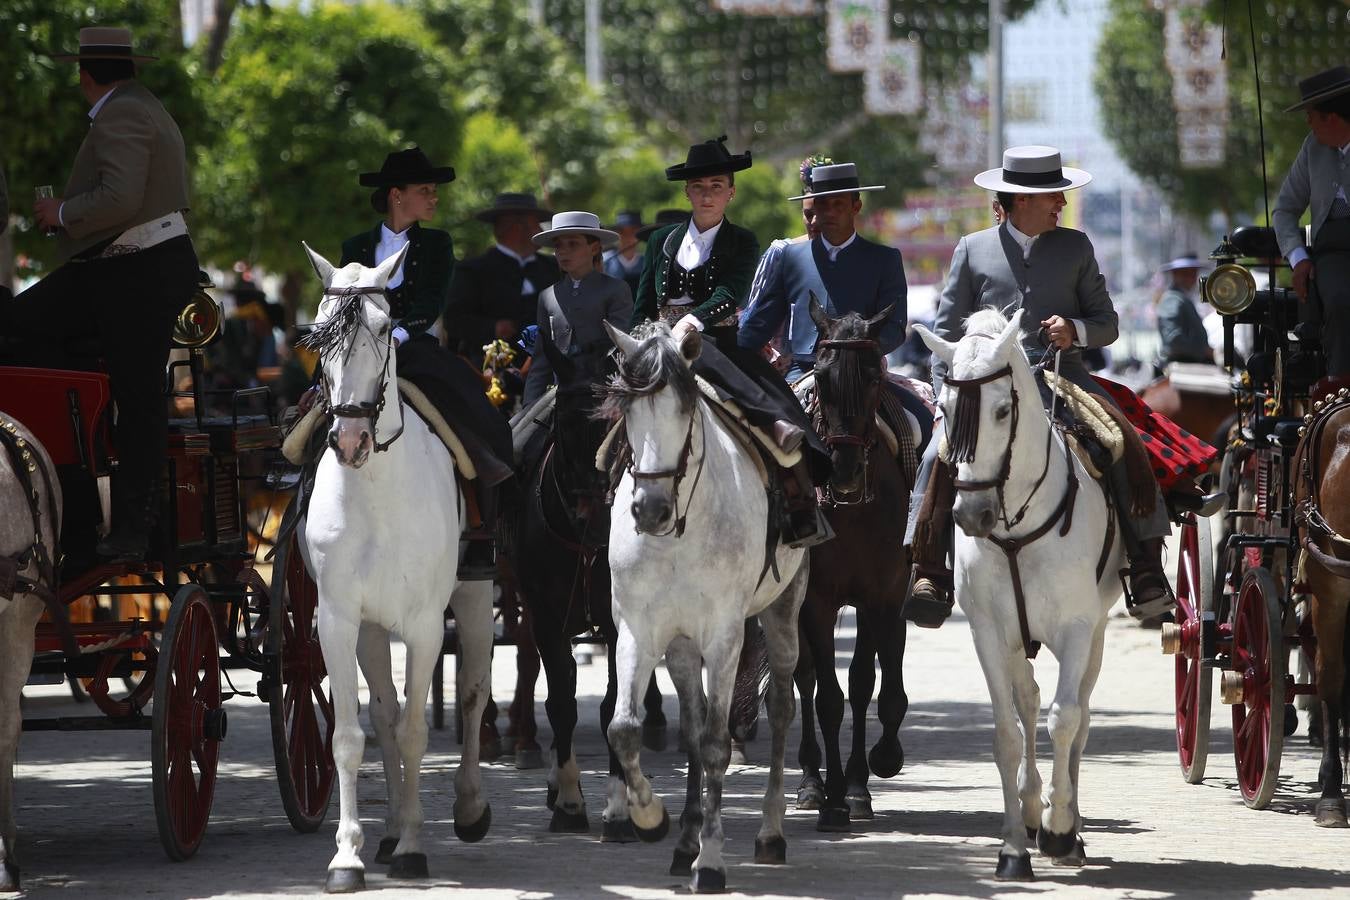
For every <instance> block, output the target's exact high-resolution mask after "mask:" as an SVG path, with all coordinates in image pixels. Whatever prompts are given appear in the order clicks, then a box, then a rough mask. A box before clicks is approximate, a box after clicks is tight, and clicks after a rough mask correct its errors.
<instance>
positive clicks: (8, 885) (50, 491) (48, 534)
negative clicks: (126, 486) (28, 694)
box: [0, 410, 61, 892]
mask: <svg viewBox="0 0 1350 900" xmlns="http://www.w3.org/2000/svg"><path fill="white" fill-rule="evenodd" d="M0 428H4V429H5V431H6V432H7V433H8V435H9V436H10V438H9V440H8V441H5V442H3V443H0V557H2V558H4V560H3V561H0V567H6V566H5V562H7V561H8V560H9V559H14V560H15V561H16V562H20V563H21V564H20V565H19V566H18V570H17V572H16V574H17V576H18V578H20V579H23V580H24V581H25V582H27V584H23V583H19V584H16V585H15V586H14V588H13V590H12V591H8V590H6V588H5V587H0V892H6V891H17V890H18V889H19V858H18V855H17V853H18V849H17V843H18V839H19V826H18V823H17V822H16V821H15V818H14V761H15V758H16V757H17V756H18V752H19V733H20V731H21V730H22V726H23V715H22V714H21V713H20V711H19V695H20V694H22V693H23V686H24V683H25V682H27V681H28V670H29V668H30V667H31V666H32V664H33V646H34V641H33V634H34V630H35V629H36V628H37V622H38V619H39V618H41V616H42V611H43V610H44V609H45V608H46V606H45V604H44V603H43V602H42V600H41V599H39V598H38V596H37V595H36V594H35V593H34V592H33V591H32V590H30V589H29V586H30V585H31V584H36V585H37V586H38V590H48V591H51V590H55V589H56V585H55V584H54V583H51V582H52V581H54V578H48V577H44V576H43V575H42V574H41V571H40V567H39V565H38V558H39V556H40V555H41V554H45V555H46V559H47V560H48V561H49V562H52V563H54V562H55V559H56V555H57V549H56V547H57V544H56V541H57V538H58V537H59V535H60V534H61V521H60V515H61V485H60V483H59V482H57V480H56V478H55V475H54V474H53V473H55V471H56V470H55V469H54V468H53V467H52V461H51V458H50V457H49V456H48V455H47V451H46V450H45V449H44V448H43V447H42V445H41V444H39V443H38V442H37V441H36V440H34V439H33V435H32V433H31V432H29V431H28V429H26V428H25V427H24V426H23V424H22V423H19V422H16V421H14V420H13V419H12V418H10V417H9V416H8V415H7V414H6V413H5V412H4V411H2V410H0ZM15 439H17V440H15ZM19 441H21V442H22V444H19V443H18V442H19ZM4 443H8V444H10V447H8V448H6V447H5V446H4ZM19 468H22V470H23V471H22V472H20V471H18V469H19ZM30 501H35V502H36V504H37V507H36V510H37V516H38V518H37V521H36V522H35V521H34V513H33V511H34V506H33V505H32V503H31V502H30ZM34 525H37V529H36V531H37V534H36V535H34ZM35 536H36V537H37V538H38V543H35V542H34V540H33V539H34V537H35ZM39 546H40V547H41V549H40V550H39V549H38V548H39ZM6 568H7V567H6Z"/></svg>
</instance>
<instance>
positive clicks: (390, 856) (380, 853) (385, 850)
mask: <svg viewBox="0 0 1350 900" xmlns="http://www.w3.org/2000/svg"><path fill="white" fill-rule="evenodd" d="M397 846H398V838H396V837H384V838H380V849H378V850H376V851H375V861H376V862H377V863H379V864H380V865H382V866H387V865H389V864H390V863H391V862H393V861H394V848H395V847H397Z"/></svg>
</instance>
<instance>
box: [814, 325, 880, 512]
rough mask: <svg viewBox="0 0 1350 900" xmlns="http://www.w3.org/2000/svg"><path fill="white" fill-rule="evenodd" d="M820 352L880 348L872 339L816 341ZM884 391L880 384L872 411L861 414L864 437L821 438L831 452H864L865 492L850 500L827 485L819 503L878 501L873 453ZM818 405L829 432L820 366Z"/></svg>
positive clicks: (838, 433) (829, 434) (830, 433)
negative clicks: (840, 449) (853, 449)
mask: <svg viewBox="0 0 1350 900" xmlns="http://www.w3.org/2000/svg"><path fill="white" fill-rule="evenodd" d="M821 350H835V351H849V352H854V353H858V352H864V351H872V352H876V353H880V352H881V346H880V344H878V343H877V342H876V341H874V340H872V339H871V338H852V339H847V340H833V339H828V338H827V339H825V340H821V341H817V342H816V352H817V353H819V352H820V351H821ZM850 387H851V386H850ZM881 390H882V389H881V385H880V384H878V385H877V389H876V391H875V392H874V393H873V394H872V397H871V402H870V403H869V404H868V405H869V407H870V409H867V410H864V411H863V413H862V417H863V431H862V434H852V433H851V432H849V431H847V430H839V431H834V430H826V432H825V433H824V434H822V435H821V436H820V437H821V440H823V441H824V442H825V446H826V447H827V448H828V449H830V450H833V449H834V448H835V447H840V446H842V447H861V448H862V453H863V489H862V491H860V492H859V494H858V496H857V497H855V498H853V499H849V498H846V497H842V496H840V495H838V494H836V493H835V492H834V488H833V486H831V485H830V484H829V483H826V485H825V487H824V489H823V491H821V492H820V493H822V494H823V496H822V497H821V498H820V502H821V503H822V504H824V505H826V506H862V505H864V504H867V503H871V502H872V501H873V500H875V499H876V485H875V484H874V480H873V476H872V450H873V449H874V448H875V447H876V445H877V426H876V416H877V409H878V407H879V406H880V404H881ZM816 404H817V407H818V409H819V412H820V418H821V423H822V424H823V425H825V426H826V428H827V429H828V427H829V423H828V421H827V417H826V415H825V404H824V402H823V400H822V399H821V388H820V367H819V366H816Z"/></svg>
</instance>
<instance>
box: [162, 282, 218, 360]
mask: <svg viewBox="0 0 1350 900" xmlns="http://www.w3.org/2000/svg"><path fill="white" fill-rule="evenodd" d="M220 320H221V311H220V304H219V303H217V302H216V301H215V298H213V297H212V296H211V295H210V294H208V293H207V292H206V290H205V289H204V288H202V289H199V290H198V291H197V293H195V294H193V295H192V299H190V300H188V302H187V305H186V306H184V307H183V311H182V312H180V313H179V314H178V318H177V319H175V320H174V323H173V342H174V345H175V346H178V347H184V348H188V349H192V348H194V347H205V346H206V345H207V344H209V343H211V342H212V341H214V340H215V339H216V335H218V334H220Z"/></svg>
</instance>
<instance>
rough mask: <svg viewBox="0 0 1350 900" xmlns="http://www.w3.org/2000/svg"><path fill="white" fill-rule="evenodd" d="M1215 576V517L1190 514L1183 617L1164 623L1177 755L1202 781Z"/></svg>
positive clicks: (1182, 565)
mask: <svg viewBox="0 0 1350 900" xmlns="http://www.w3.org/2000/svg"><path fill="white" fill-rule="evenodd" d="M1213 581H1214V538H1213V534H1212V533H1211V531H1210V522H1209V520H1208V519H1203V518H1200V519H1197V518H1196V517H1194V516H1191V517H1188V518H1187V520H1186V522H1185V523H1184V524H1183V525H1182V526H1181V552H1180V554H1179V558H1178V559H1177V579H1176V595H1177V610H1176V620H1177V621H1176V624H1174V625H1164V626H1163V644H1164V649H1166V650H1168V651H1169V652H1172V653H1174V654H1175V655H1174V657H1173V659H1174V661H1175V666H1176V732H1177V756H1178V757H1179V758H1180V762H1181V776H1182V777H1183V778H1185V779H1186V783H1187V784H1199V783H1200V781H1201V779H1203V778H1204V777H1205V761H1206V760H1207V759H1208V758H1209V710H1210V699H1211V697H1212V695H1213V689H1212V680H1213V670H1212V669H1210V668H1209V667H1208V666H1205V665H1204V664H1203V663H1202V656H1203V654H1202V650H1201V641H1200V634H1201V629H1202V627H1203V620H1204V615H1205V613H1206V612H1211V611H1212V610H1213V596H1212V593H1211V592H1212V590H1213ZM1169 645H1170V646H1169Z"/></svg>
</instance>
